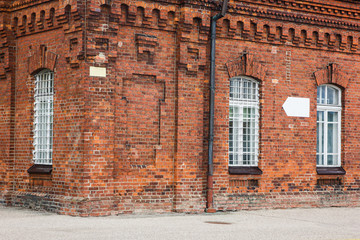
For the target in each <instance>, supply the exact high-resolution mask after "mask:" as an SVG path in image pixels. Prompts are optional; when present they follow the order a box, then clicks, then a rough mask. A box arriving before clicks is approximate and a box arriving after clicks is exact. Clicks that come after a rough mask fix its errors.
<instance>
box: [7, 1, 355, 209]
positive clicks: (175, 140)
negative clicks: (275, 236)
mask: <svg viewBox="0 0 360 240" xmlns="http://www.w3.org/2000/svg"><path fill="white" fill-rule="evenodd" d="M219 2H220V1H191V0H189V1H176V0H168V1H140V0H139V1H127V0H114V1H111V2H108V1H100V0H88V1H87V2H85V1H76V0H73V1H43V2H41V4H38V1H26V2H25V1H24V2H16V3H15V2H14V3H10V2H7V3H2V4H8V5H7V6H5V5H2V8H1V13H0V16H1V21H2V22H1V24H2V25H1V28H0V31H1V46H0V93H1V97H0V114H1V116H0V129H1V131H0V134H1V135H0V141H1V144H0V166H1V168H0V203H3V204H8V205H13V206H26V207H30V208H34V209H46V210H48V211H54V212H58V213H61V214H70V215H80V216H88V215H93V216H97V215H109V214H119V213H143V212H170V211H178V212H202V211H204V210H205V208H206V194H207V188H206V186H207V167H208V166H207V155H208V153H207V151H208V147H207V145H208V128H209V118H208V115H209V104H208V102H209V74H210V72H209V71H210V70H209V65H210V61H209V56H210V44H209V40H210V39H209V32H210V19H211V16H213V15H215V14H216V13H217V12H219V10H220V6H219ZM331 3H332V4H331V5H326V4H325V3H324V4H321V5H320V4H319V3H315V2H314V3H312V2H303V3H302V2H301V3H300V2H296V3H293V2H288V1H277V2H274V1H247V0H242V1H230V2H229V9H228V13H227V15H226V16H225V18H222V19H220V20H219V21H218V23H217V43H216V44H217V45H216V96H215V126H214V127H215V128H214V129H215V139H214V177H213V180H214V207H215V209H217V210H226V211H233V210H241V209H258V208H290V207H322V206H323V207H324V206H359V203H360V202H359V187H360V186H359V184H360V176H359V172H360V164H359V160H358V158H357V155H358V154H357V153H358V151H359V149H360V144H359V140H358V139H359V137H358V135H359V134H358V129H357V122H358V119H360V112H359V110H358V109H357V106H358V101H359V99H360V98H359V97H360V96H358V95H359V86H358V80H357V79H358V78H359V77H358V76H359V75H360V67H359V66H358V64H356V63H357V62H359V61H360V58H359V52H360V48H359V46H358V40H359V37H360V35H359V34H360V33H359V30H360V26H359V25H358V24H357V22H358V20H359V14H360V9H359V7H358V6H357V5H356V4H354V3H352V2H351V1H347V2H343V1H331ZM5 7H6V8H5ZM90 67H98V68H100V69H101V70H106V75H101V74H100V75H96V74H95V75H90ZM44 68H47V69H50V70H52V71H54V73H55V78H54V82H55V95H54V147H53V151H54V155H53V166H52V172H51V174H29V173H28V172H27V170H28V169H29V168H30V167H31V166H32V165H33V162H32V150H33V145H32V144H33V143H32V141H33V133H32V128H33V118H34V116H33V115H34V110H33V107H34V100H33V94H34V74H36V73H37V72H38V71H40V70H41V69H44ZM330 68H331V70H329V69H330ZM329 71H331V74H332V75H331V76H332V77H331V78H329V77H328V75H327V74H328V72H329ZM239 75H241V76H243V75H245V76H249V77H252V78H254V79H256V80H258V81H259V89H260V139H259V140H260V141H259V142H260V146H259V147H260V149H259V153H260V155H259V168H260V169H261V170H262V172H263V173H262V174H261V175H230V174H229V171H228V169H229V168H228V138H229V135H228V134H229V130H228V124H229V123H228V121H229V117H228V116H229V78H230V77H233V76H239ZM330 81H331V83H334V84H335V85H337V86H339V87H340V88H342V90H343V94H342V99H343V101H342V105H343V110H342V123H341V124H342V132H341V135H342V145H341V152H342V167H343V168H344V169H345V170H346V174H345V175H318V174H317V172H316V91H317V84H322V83H329V82H330ZM287 97H303V98H309V99H310V117H307V118H304V117H288V116H287V115H286V113H285V112H284V110H283V109H282V105H283V103H284V102H285V100H286V99H287Z"/></svg>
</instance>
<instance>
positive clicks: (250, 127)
mask: <svg viewBox="0 0 360 240" xmlns="http://www.w3.org/2000/svg"><path fill="white" fill-rule="evenodd" d="M229 115H230V116H229V165H230V166H257V165H258V152H259V88H258V83H257V82H256V81H254V80H251V79H249V78H244V77H236V78H232V79H230V108H229Z"/></svg>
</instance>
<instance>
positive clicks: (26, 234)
mask: <svg viewBox="0 0 360 240" xmlns="http://www.w3.org/2000/svg"><path fill="white" fill-rule="evenodd" d="M0 239H1V240H8V239H11V240H13V239H22V240H24V239H26V240H31V239H36V240H41V239H51V240H54V239H66V240H68V239H76V240H81V239H86V240H91V239H171V240H176V239H186V240H187V239H196V240H201V239H206V240H209V239H217V240H218V239H256V240H262V239H264V240H271V239H274V240H275V239H276V240H282V239H286V240H298V239H300V240H302V239H304V240H305V239H306V240H320V239H329V240H340V239H341V240H349V239H359V240H360V208H323V209H316V208H315V209H288V210H259V211H241V212H236V213H216V214H198V215H184V214H166V215H122V216H109V217H91V218H80V217H70V216H61V215H57V214H52V213H46V212H36V211H31V210H27V209H19V208H5V207H0Z"/></svg>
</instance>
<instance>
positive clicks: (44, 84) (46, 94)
mask: <svg viewBox="0 0 360 240" xmlns="http://www.w3.org/2000/svg"><path fill="white" fill-rule="evenodd" d="M34 98H35V107H34V151H33V156H34V162H35V163H36V164H48V165H51V164H52V150H53V114H54V108H53V101H54V100H53V98H54V73H53V72H51V71H49V70H44V71H42V72H40V73H39V74H37V75H36V76H35V95H34Z"/></svg>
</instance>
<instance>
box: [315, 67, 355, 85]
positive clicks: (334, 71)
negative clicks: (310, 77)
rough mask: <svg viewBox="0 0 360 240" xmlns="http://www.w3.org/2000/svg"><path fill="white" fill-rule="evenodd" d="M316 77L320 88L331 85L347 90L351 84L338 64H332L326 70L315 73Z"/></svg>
mask: <svg viewBox="0 0 360 240" xmlns="http://www.w3.org/2000/svg"><path fill="white" fill-rule="evenodd" d="M314 76H315V80H316V84H317V85H318V86H319V85H322V84H326V83H330V84H336V85H339V86H341V87H343V88H346V86H347V85H348V83H349V76H348V75H347V74H346V73H345V72H344V71H343V70H342V68H341V67H340V66H339V64H336V63H330V64H329V65H327V66H326V67H325V68H323V69H320V70H318V71H316V72H314Z"/></svg>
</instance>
